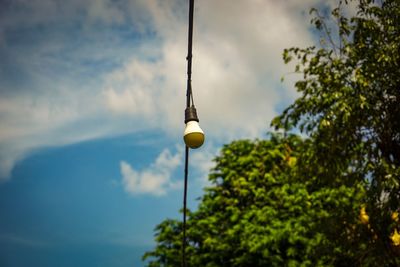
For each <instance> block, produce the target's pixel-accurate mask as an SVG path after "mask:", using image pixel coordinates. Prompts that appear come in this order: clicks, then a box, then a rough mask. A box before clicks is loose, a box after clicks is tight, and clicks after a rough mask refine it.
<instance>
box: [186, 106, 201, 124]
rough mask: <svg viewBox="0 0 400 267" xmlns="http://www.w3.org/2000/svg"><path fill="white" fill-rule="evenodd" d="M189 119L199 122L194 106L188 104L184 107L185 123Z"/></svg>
mask: <svg viewBox="0 0 400 267" xmlns="http://www.w3.org/2000/svg"><path fill="white" fill-rule="evenodd" d="M189 121H197V122H199V117H197V112H196V108H195V107H194V106H190V107H187V108H186V109H185V124H186V123H188V122H189Z"/></svg>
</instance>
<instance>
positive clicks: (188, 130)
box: [183, 0, 204, 148]
mask: <svg viewBox="0 0 400 267" xmlns="http://www.w3.org/2000/svg"><path fill="white" fill-rule="evenodd" d="M193 13H194V0H190V3H189V31H188V32H189V34H188V55H187V57H186V60H187V61H188V65H187V75H188V77H187V89H186V109H185V124H186V127H185V131H184V133H183V139H184V141H185V144H186V146H188V147H189V148H198V147H200V146H201V145H203V143H204V132H203V130H202V129H201V128H200V125H199V118H198V117H197V112H196V108H195V106H194V101H193V92H192V84H191V82H192V46H193V45H192V40H193Z"/></svg>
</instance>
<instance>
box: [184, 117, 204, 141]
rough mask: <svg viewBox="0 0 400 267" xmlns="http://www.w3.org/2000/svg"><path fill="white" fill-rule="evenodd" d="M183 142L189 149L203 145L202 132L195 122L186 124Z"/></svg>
mask: <svg viewBox="0 0 400 267" xmlns="http://www.w3.org/2000/svg"><path fill="white" fill-rule="evenodd" d="M183 140H184V141H185V144H186V145H187V146H188V147H190V148H199V147H201V145H202V144H203V143H204V132H203V130H202V129H201V128H200V125H199V123H198V122H197V121H188V122H187V123H186V127H185V131H184V132H183Z"/></svg>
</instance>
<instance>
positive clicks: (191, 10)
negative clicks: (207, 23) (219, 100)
mask: <svg viewBox="0 0 400 267" xmlns="http://www.w3.org/2000/svg"><path fill="white" fill-rule="evenodd" d="M193 13H194V0H190V2H189V29H188V32H189V33H188V55H187V57H186V60H187V62H188V65H187V89H186V108H188V107H190V100H192V104H193V105H194V101H193V95H192V85H191V82H192V42H193ZM184 172H185V173H184V174H185V182H184V191H183V239H182V267H186V266H187V261H186V243H187V241H186V199H187V185H188V172H189V147H188V146H186V148H185V170H184Z"/></svg>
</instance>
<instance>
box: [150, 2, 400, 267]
mask: <svg viewBox="0 0 400 267" xmlns="http://www.w3.org/2000/svg"><path fill="white" fill-rule="evenodd" d="M344 3H345V4H346V3H347V2H346V1H345V2H344ZM311 12H312V13H313V14H315V18H314V19H313V20H312V23H313V24H314V25H315V26H316V28H317V29H318V30H319V31H320V32H321V34H322V35H323V36H324V40H322V42H321V46H319V47H309V48H305V49H300V48H291V49H287V50H285V51H284V60H285V62H290V61H292V60H297V65H296V67H295V70H296V71H297V72H299V73H301V74H303V78H302V79H300V80H299V81H298V82H296V84H295V87H296V88H297V90H298V92H299V93H300V97H299V98H298V99H297V100H296V101H295V102H294V103H293V104H292V105H290V106H289V107H288V108H287V109H286V110H285V111H284V112H283V113H282V115H281V116H279V117H277V118H275V119H274V120H273V121H272V125H273V126H275V127H276V129H278V130H283V131H284V135H283V136H281V135H279V134H271V136H270V138H269V139H268V140H256V141H249V140H241V141H236V142H233V143H231V144H228V145H225V146H224V147H223V149H222V151H221V154H220V156H218V157H217V158H216V160H215V162H216V166H215V168H214V169H213V170H212V171H211V173H210V176H209V179H210V181H211V186H210V187H209V188H207V189H206V190H205V194H204V196H203V197H202V198H201V200H200V203H199V207H198V210H196V211H193V212H190V213H189V218H188V227H189V228H188V239H189V246H188V248H187V253H188V257H189V266H210V267H211V266H256V267H257V266H314V265H315V266H376V265H377V264H378V263H379V266H400V257H399V255H400V235H399V234H398V232H399V231H400V229H399V228H400V225H399V218H398V213H399V208H400V53H399V52H400V2H399V1H398V0H386V1H383V0H382V1H379V2H374V1H372V0H359V2H358V8H357V14H356V15H355V16H353V17H351V18H348V17H346V16H344V15H343V12H342V6H341V5H339V7H338V8H336V9H334V10H332V13H331V15H332V16H331V17H330V19H329V18H324V17H323V16H321V15H320V13H319V12H318V10H316V9H313V10H312V11H311ZM335 29H336V31H335ZM298 131H301V132H302V133H303V136H306V138H304V139H301V138H299V137H296V136H295V135H294V134H293V133H295V132H298ZM181 235H182V225H181V223H180V222H178V221H175V220H166V221H164V222H163V223H161V224H160V225H159V226H158V227H157V229H156V241H157V246H156V248H155V249H154V250H153V251H151V252H148V253H147V254H146V255H145V256H144V258H145V259H150V263H149V266H152V267H156V266H179V265H180V257H181V256H180V253H181V242H180V241H181V238H182V237H181Z"/></svg>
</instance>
